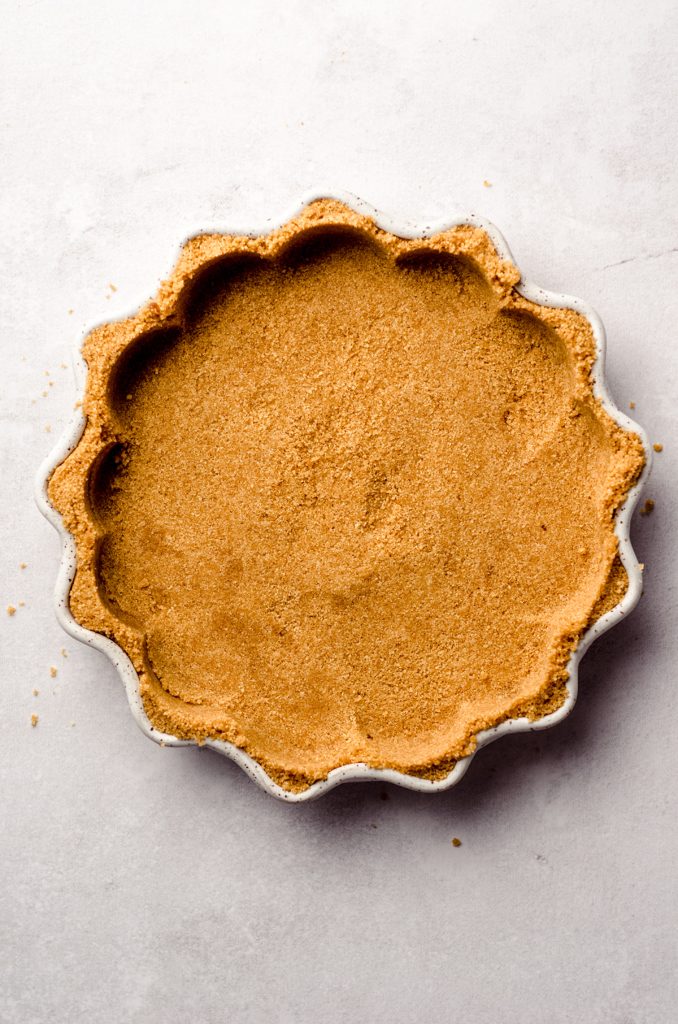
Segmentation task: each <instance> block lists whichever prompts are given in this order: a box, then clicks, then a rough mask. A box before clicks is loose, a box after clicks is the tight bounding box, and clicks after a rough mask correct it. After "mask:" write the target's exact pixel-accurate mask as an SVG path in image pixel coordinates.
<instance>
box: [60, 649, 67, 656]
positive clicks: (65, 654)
mask: <svg viewBox="0 0 678 1024" xmlns="http://www.w3.org/2000/svg"><path fill="white" fill-rule="evenodd" d="M61 657H62V658H67V657H68V651H67V650H66V648H65V647H62V648H61Z"/></svg>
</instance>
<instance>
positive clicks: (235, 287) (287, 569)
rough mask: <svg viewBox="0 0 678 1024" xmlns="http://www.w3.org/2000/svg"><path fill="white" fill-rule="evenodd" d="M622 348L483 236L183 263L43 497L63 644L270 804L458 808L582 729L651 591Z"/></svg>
mask: <svg viewBox="0 0 678 1024" xmlns="http://www.w3.org/2000/svg"><path fill="white" fill-rule="evenodd" d="M603 344H604V336H603V332H602V326H601V325H600V322H599V321H598V320H597V318H596V317H595V314H593V313H592V312H591V311H590V310H589V309H588V308H587V307H585V306H584V305H583V304H582V303H580V302H578V301H577V300H572V299H567V298H566V297H564V296H554V295H549V294H547V293H545V292H542V291H540V290H539V289H536V288H534V287H532V286H529V285H527V284H525V283H524V282H521V280H520V273H519V271H518V270H517V269H516V267H515V265H514V264H513V262H512V260H511V258H510V253H509V252H508V249H507V247H506V245H505V243H504V242H503V240H502V239H501V236H499V235H498V233H497V232H496V231H495V229H493V228H492V227H491V226H489V225H487V224H485V223H481V222H479V221H477V220H476V219H475V218H465V219H464V220H460V221H458V222H455V223H454V224H452V225H447V226H446V227H444V228H441V229H435V230H426V231H422V230H420V229H417V228H410V229H408V230H403V229H402V227H400V228H399V227H397V226H393V225H390V224H388V223H386V222H385V220H384V219H383V218H382V217H380V216H379V215H378V214H377V213H376V212H375V211H373V210H370V209H369V208H367V207H365V206H364V204H361V203H359V202H357V201H355V200H347V199H346V197H343V198H342V199H338V198H337V199H335V198H325V197H322V198H316V199H313V200H311V201H309V202H308V203H307V204H305V205H304V206H303V207H302V208H301V210H299V211H297V212H296V213H295V214H294V215H293V216H292V217H291V218H290V219H289V220H287V221H286V222H284V223H283V224H282V225H281V226H279V227H274V228H272V229H271V230H270V231H268V232H267V233H265V234H261V235H233V234H210V235H200V236H197V237H195V238H192V239H189V240H188V241H187V242H186V243H185V245H184V246H183V248H182V250H181V253H180V257H179V261H178V263H177V266H176V268H175V270H174V271H173V273H172V275H171V276H170V278H169V279H168V280H167V281H166V282H165V283H164V284H163V285H162V287H161V289H160V291H159V293H158V295H157V296H156V298H155V299H154V300H153V301H152V302H150V303H149V304H148V305H146V306H145V307H144V308H143V309H141V310H140V311H139V312H138V313H137V314H135V315H134V316H132V317H130V318H129V319H126V320H123V321H119V322H115V323H107V324H104V325H102V326H100V327H98V328H95V329H94V330H93V331H92V332H90V333H89V334H88V336H87V337H86V339H85V342H84V345H83V356H84V359H85V362H86V364H87V375H86V382H85V390H84V400H83V416H82V418H81V420H80V421H79V423H78V424H76V426H75V427H74V428H73V431H72V432H71V433H70V434H69V437H68V438H66V439H65V441H64V442H63V443H62V445H61V446H60V448H59V449H58V450H57V451H56V452H55V453H53V455H52V457H51V458H50V460H48V463H47V464H46V466H45V467H43V470H42V472H41V484H40V488H39V502H40V503H41V506H42V507H43V510H44V511H45V512H46V514H47V515H48V516H49V517H50V518H51V520H52V521H53V522H55V524H57V525H59V526H60V527H61V528H62V529H63V530H64V531H65V532H64V534H63V535H64V541H65V548H64V560H63V564H62V572H61V576H60V583H59V586H58V599H59V607H60V617H61V619H62V622H63V623H64V624H65V626H66V628H68V629H69V631H70V632H72V633H73V634H74V635H76V636H78V637H79V638H80V639H84V640H85V641H86V642H89V643H92V644H93V645H94V646H97V647H100V648H101V649H102V650H105V651H106V653H108V654H109V656H111V657H112V658H113V659H114V660H115V661H116V663H117V664H118V666H119V668H120V671H121V674H122V675H123V678H124V679H125V682H126V684H127V691H128V695H129V696H130V702H131V704H132V707H133V710H135V713H136V716H137V719H138V721H139V722H140V724H141V725H142V727H143V728H144V730H145V731H146V732H147V733H148V734H149V735H152V736H153V737H154V738H156V739H159V740H161V741H162V742H165V743H168V744H174V743H181V742H197V743H201V744H203V743H206V744H208V745H210V746H213V747H215V749H218V750H220V751H222V752H223V753H226V754H228V755H229V756H231V757H232V758H233V759H234V760H236V761H238V763H240V764H241V766H242V767H244V768H245V769H246V770H247V771H249V773H250V774H251V775H252V776H253V777H254V778H256V780H257V781H259V782H260V783H261V784H262V785H264V786H265V787H266V788H267V789H268V790H269V791H270V792H272V793H274V794H275V795H277V796H281V797H284V798H285V799H293V800H297V799H308V798H309V797H311V796H316V795H318V794H319V793H321V792H323V791H325V790H326V789H327V788H329V787H330V786H331V785H334V784H336V783H337V782H341V781H346V780H347V779H351V778H381V779H385V780H388V781H394V782H399V783H400V784H404V785H408V786H410V787H411V788H419V789H440V788H445V787H446V786H449V785H451V784H452V783H453V782H455V781H456V780H457V779H458V778H460V777H461V775H462V774H463V771H464V770H465V768H466V767H467V766H468V763H469V761H470V757H471V756H472V755H473V753H474V751H475V750H476V749H477V747H478V746H479V745H482V743H484V742H487V741H488V740H490V739H493V738H495V737H496V736H497V735H500V734H501V733H502V732H505V731H508V730H509V729H516V728H538V727H545V726H546V725H550V724H553V723H554V722H555V721H557V720H559V719H560V718H561V717H563V715H564V714H566V713H567V711H568V710H569V709H570V708H571V706H572V704H573V702H574V698H575V695H576V667H577V661H578V659H579V658H580V657H581V655H582V653H583V651H584V650H585V648H586V646H588V643H590V641H591V640H592V639H594V637H595V636H596V635H597V634H598V633H600V632H602V631H603V630H604V629H605V628H607V627H608V626H609V625H612V624H613V623H614V622H616V621H618V620H619V618H620V617H621V616H623V615H624V614H625V613H626V612H627V611H629V610H630V609H631V608H632V607H633V605H634V604H635V602H636V601H637V599H638V596H639V594H640V589H641V579H640V571H639V568H638V566H637V562H636V559H635V556H634V555H633V551H632V549H631V546H630V543H629V539H628V521H629V517H630V514H631V511H632V507H633V504H634V502H635V500H636V498H637V495H638V492H639V489H640V486H641V484H642V480H643V477H644V475H645V474H646V472H647V466H648V464H649V452H648V446H647V441H646V439H645V437H644V435H643V433H642V431H641V430H640V428H639V427H638V426H637V425H635V424H633V423H631V422H630V421H629V420H628V418H627V417H625V416H623V414H621V413H620V412H619V411H618V410H617V409H615V407H614V406H613V405H612V403H611V401H610V399H609V397H608V396H607V394H606V392H605V389H604V383H603V379H602V348H603Z"/></svg>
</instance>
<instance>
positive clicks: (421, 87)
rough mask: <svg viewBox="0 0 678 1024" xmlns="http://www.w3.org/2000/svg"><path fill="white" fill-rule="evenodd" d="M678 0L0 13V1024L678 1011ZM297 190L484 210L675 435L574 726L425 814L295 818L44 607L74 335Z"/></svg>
mask: <svg viewBox="0 0 678 1024" xmlns="http://www.w3.org/2000/svg"><path fill="white" fill-rule="evenodd" d="M673 7H674V5H673V4H672V3H670V2H662V0H651V2H649V3H646V4H644V5H643V6H642V8H640V7H639V6H638V5H636V4H632V3H630V2H628V0H626V2H623V3H611V2H603V3H598V4H595V5H592V4H589V3H584V2H581V0H577V2H575V3H570V4H568V5H562V6H561V5H556V4H553V3H543V4H541V5H532V4H529V5H528V4H517V5H506V4H500V3H497V2H492V3H482V2H477V0H476V2H472V3H457V4H447V3H443V2H440V3H418V4H412V3H408V2H406V3H402V2H393V0H391V2H389V3H381V2H379V3H376V2H372V3H370V4H369V5H366V4H364V3H322V4H317V3H311V2H288V3H285V4H280V3H273V2H271V3H262V2H252V0H249V2H247V3H242V4H241V3H237V4H235V3H231V4H216V3H192V4H177V3H167V2H165V3H162V4H160V3H154V4H147V5H142V4H139V3H129V4H128V3H114V4H103V5H101V6H99V5H93V4H85V3H83V2H78V3H76V2H72V3H70V4H59V5H57V4H34V5H31V4H17V3H13V2H7V0H6V2H5V3H4V4H3V5H2V22H3V37H2V42H0V47H1V49H2V53H1V61H0V65H1V68H2V70H1V72H0V74H1V79H0V97H1V98H0V103H1V105H2V109H1V111H0V113H1V117H0V152H1V153H2V156H1V158H0V210H1V212H2V232H1V233H0V254H1V256H0V260H1V266H2V287H1V308H0V325H1V332H0V346H2V348H1V352H2V366H3V378H2V385H1V387H0V487H1V488H2V501H1V503H0V528H1V530H2V538H3V549H2V552H1V553H0V558H1V560H2V561H1V568H0V581H1V583H2V594H0V644H1V657H2V670H3V671H2V685H1V686H0V704H1V705H2V707H1V713H0V734H1V736H2V749H3V757H2V762H1V764H0V776H1V777H0V787H1V788H0V810H1V812H2V819H1V820H2V830H1V832H0V950H1V954H2V955H1V956H0V1020H1V1021H2V1022H3V1024H4V1022H5V1021H7V1022H9V1024H28V1022H31V1024H43V1022H50V1024H51V1022H62V1021H63V1022H68V1024H77V1022H81V1021H82V1022H87V1024H99V1022H106V1024H108V1022H109V1021H110V1022H119V1021H125V1022H128V1021H129V1022H133V1024H154V1022H156V1021H158V1022H160V1021H163V1022H170V1024H174V1022H178V1021H182V1020H185V1019H188V1018H190V1019H192V1020H196V1021H199V1022H201V1024H211V1022H222V1021H226V1020H228V1021H234V1022H243V1024H250V1022H252V1024H258V1022H260V1021H267V1022H271V1024H287V1022H294V1024H307V1022H308V1024H311V1022H313V1024H315V1022H320V1024H324V1022H326V1024H354V1022H355V1021H362V1020H364V1021H369V1022H370V1024H381V1022H387V1021H388V1022H389V1024H420V1022H422V1021H426V1022H429V1024H443V1022H447V1021H449V1020H453V1019H456V1018H457V1017H460V1018H461V1017H463V1018H464V1019H465V1020H468V1021H470V1022H472V1024H497V1022H498V1021H502V1022H505V1024H518V1022H520V1024H541V1022H543V1021H545V1020H548V1021H549V1022H552V1024H571V1022H573V1024H575V1022H580V1021H581V1022H586V1024H646V1022H647V1024H649V1022H652V1024H663V1022H668V1021H671V1020H673V1019H674V1014H675V1005H676V1001H677V1000H678V985H677V983H676V967H677V954H678V949H677V945H676V915H677V912H678V898H677V895H676V863H677V862H678V828H677V825H676V811H677V810H678V806H677V805H678V800H677V799H676V784H675V779H676V776H677V775H678V745H677V744H676V739H675V703H676V701H675V696H674V694H675V681H676V665H677V664H678V640H677V637H676V593H675V582H676V577H677V575H678V574H677V573H676V561H675V559H676V541H675V530H676V516H675V509H676V507H677V506H678V414H677V413H676V399H677V398H678V379H677V377H678V372H677V371H678V346H677V345H676V334H675V319H676V312H677V302H676V294H678V223H677V220H678V217H677V216H676V210H677V209H678V188H677V185H676V170H675V168H676V165H677V163H678V127H677V123H676V118H675V107H676V99H677V97H676V86H675V77H674V76H675V60H676V41H677V36H678V19H677V18H676V14H675V13H674V12H673V11H672V8H673ZM484 179H487V180H489V181H491V182H492V187H491V188H484V187H483V180H484ZM318 185H320V186H322V185H327V186H328V187H335V188H345V189H349V190H351V191H353V192H355V193H357V194H359V195H361V196H363V197H364V198H365V199H367V200H368V201H370V202H372V203H374V204H375V205H376V206H378V207H379V208H381V209H383V210H385V211H387V212H388V213H390V214H392V215H393V216H397V217H401V218H413V219H417V220H420V219H424V218H435V219H440V218H442V217H444V216H445V215H447V214H450V213H452V212H456V211H457V210H459V209H464V210H474V211H476V212H479V213H481V214H484V215H486V216H487V217H489V218H490V219H491V220H493V221H494V222H495V223H496V224H497V225H498V227H499V228H500V229H501V230H502V231H503V232H504V233H505V235H506V237H507V239H508V241H509V244H510V245H511V247H512V249H513V251H514V254H515V256H516V259H517V260H518V262H519V263H520V265H521V267H522V269H523V270H524V272H525V274H526V276H528V277H529V278H531V279H532V280H534V281H535V282H536V283H538V284H541V285H543V286H545V287H547V288H551V289H554V290H560V291H565V292H570V293H573V294H577V295H581V296H582V297H583V298H585V299H587V300H588V301H590V302H591V303H592V304H593V305H594V306H595V307H597V309H598V311H599V312H600V313H601V315H602V317H603V319H604V321H605V323H606V326H607V329H608V335H609V355H608V375H609V379H610V382H611V385H612V390H613V393H614V394H615V396H616V398H617V400H618V402H619V404H620V405H621V406H622V407H624V406H625V405H627V404H628V402H629V401H630V400H634V401H635V402H636V405H637V408H636V412H635V414H634V415H635V416H636V417H637V418H638V419H639V421H640V422H642V423H643V424H644V425H645V426H646V428H647V429H648V431H649V432H650V435H651V437H652V439H653V440H661V441H663V442H664V444H665V446H666V447H665V451H664V452H663V453H661V454H659V455H657V457H656V460H655V469H654V474H653V477H652V479H651V481H650V485H649V489H648V494H649V495H651V496H652V497H654V498H655V499H656V501H657V507H656V511H655V513H654V514H653V515H652V516H651V517H647V518H645V519H639V520H638V521H637V523H636V529H635V535H634V541H635V544H636V549H637V551H638V554H639V557H640V559H641V560H642V561H644V562H646V563H647V566H648V568H647V578H646V587H647V590H646V594H645V596H644V597H643V599H642V600H641V604H640V606H639V608H638V609H637V610H636V611H635V612H634V613H633V615H632V617H631V618H630V619H629V620H628V622H627V623H625V624H624V625H622V626H618V627H616V628H615V629H614V630H613V632H611V633H609V634H607V635H606V636H605V637H604V638H603V639H602V640H600V641H599V642H598V643H597V644H596V646H595V647H594V648H593V649H592V651H591V652H590V653H589V654H588V655H587V656H586V658H585V660H584V662H583V665H582V672H581V695H580V700H579V704H578V706H577V708H576V710H575V712H574V714H573V715H572V717H571V718H570V719H569V720H568V721H567V722H566V723H564V725H562V726H560V727H559V728H558V729H557V730H554V731H552V732H549V733H544V734H540V735H538V736H532V737H530V736H518V737H515V738H509V739H506V740H503V741H501V742H500V743H498V744H497V745H496V746H494V747H491V748H489V749H488V750H486V751H483V752H482V753H481V755H479V757H478V759H477V760H476V761H475V762H474V764H473V765H472V767H471V770H470V772H469V774H468V776H467V777H466V779H465V780H464V781H463V782H462V783H461V784H460V786H459V788H457V789H456V790H453V791H452V792H450V793H447V794H445V795H442V796H439V797H435V798H433V797H432V798H426V797H422V796H419V795H416V794H411V793H406V792H403V791H399V790H395V789H389V790H388V791H387V792H388V800H383V799H382V797H381V794H382V792H384V789H383V788H382V787H379V786H362V787H361V786H351V787H346V788H344V789H340V790H337V791H335V792H334V793H331V794H330V795H329V796H328V797H326V798H324V799H323V800H322V801H321V802H319V803H316V804H311V805H307V806H297V807H289V806H283V805H280V804H278V803H276V802H274V801H273V800H272V799H270V798H269V797H266V796H265V795H264V794H263V793H261V792H260V791H259V790H257V789H256V788H255V787H254V786H253V785H252V784H251V783H250V782H248V780H247V779H246V778H245V777H244V776H243V775H242V774H241V773H240V772H239V770H237V769H236V768H235V767H234V766H233V765H231V764H230V763H228V762H226V761H225V760H222V759H220V758H219V757H217V756H216V755H213V754H210V753H207V752H200V751H197V750H177V751H170V750H162V749H160V748H158V747H156V746H154V745H153V744H151V743H149V742H148V741H147V740H145V739H144V737H143V736H142V735H141V733H140V732H139V731H138V729H137V727H136V726H135V725H134V723H133V721H132V719H131V716H130V714H129V711H128V709H127V704H126V701H125V698H124V694H123V692H122V690H121V687H120V685H119V682H118V679H117V676H116V674H115V672H114V670H113V668H112V666H111V665H110V664H108V662H107V661H105V659H104V658H103V657H101V656H98V655H96V654H95V653H94V652H91V651H88V650H86V649H84V648H81V647H78V646H77V645H75V644H74V643H73V642H72V641H69V640H68V639H67V638H66V637H65V636H64V635H63V634H62V633H61V631H60V630H59V628H58V626H57V625H56V622H55V620H54V615H53V611H52V605H51V591H52V583H53V578H54V574H55V571H56V565H57V539H56V535H55V534H54V533H53V531H52V530H51V528H50V527H49V526H48V525H47V524H46V523H45V522H44V521H43V520H42V519H41V518H40V517H39V515H38V513H37V511H36V510H35V509H34V507H33V503H32V480H33V475H34V471H35V468H36V466H37V464H38V463H39V462H40V460H41V459H42V457H43V456H44V454H45V453H46V452H47V450H48V449H49V447H50V446H51V444H52V441H53V437H54V435H55V434H56V433H57V432H58V431H59V430H60V429H61V427H62V426H63V424H64V423H65V421H66V419H67V417H68V415H69V412H70V410H71V408H72V405H73V402H74V400H75V398H76V395H75V393H74V388H73V384H72V378H71V374H70V370H68V369H63V368H62V367H61V365H60V364H61V363H62V362H66V363H68V362H69V359H70V349H71V346H72V345H73V344H74V343H75V341H76V340H77V337H78V332H79V329H80V326H81V325H82V324H83V323H89V322H91V321H93V320H96V319H98V318H105V317H108V316H114V315H122V314H124V313H127V312H128V311H130V310H131V309H133V308H134V307H135V306H137V305H138V304H139V303H140V302H141V301H143V300H144V299H145V298H146V297H147V296H148V295H149V294H150V293H151V292H152V291H153V290H154V289H155V287H156V284H157V282H158V279H159V278H160V277H162V276H163V275H164V274H165V273H166V272H167V271H168V269H169V268H170V266H171V264H172V261H173V259H174V256H175V253H176V249H177V246H178V243H179V241H180V240H181V238H182V236H183V235H185V234H187V233H192V232H195V231H196V230H199V229H201V228H213V227H215V228H219V227H228V226H232V225H235V226H250V225H255V226H258V225H262V224H263V222H264V220H265V219H266V217H268V216H269V215H277V214H279V213H280V211H281V210H284V209H287V208H288V207H289V206H290V205H291V204H292V203H293V202H294V201H295V200H296V199H297V198H298V197H299V196H300V195H301V194H302V193H303V192H304V191H305V190H306V189H307V188H309V187H315V186H318ZM110 283H114V284H115V285H116V286H117V291H115V292H111V290H110V288H109V284H110ZM69 309H73V310H74V312H73V314H72V315H69V313H68V310H69ZM45 371H49V374H50V376H49V377H48V376H47V375H46V373H45ZM49 381H53V382H54V383H53V386H51V387H50V386H49ZM45 390H46V391H47V396H46V397H43V396H42V392H43V391H45ZM48 424H49V425H50V426H51V431H52V433H51V435H50V434H48V433H46V432H45V428H46V426H47V425H48ZM20 561H25V562H27V563H28V567H27V568H26V569H25V570H23V571H22V570H20V569H19V562H20ZM20 600H23V601H25V602H26V604H25V607H19V608H18V610H17V613H16V615H14V616H13V617H12V618H10V617H8V616H7V615H6V614H5V612H4V606H5V605H7V604H9V603H12V604H14V605H18V602H19V601H20ZM62 646H64V647H65V648H66V649H67V651H68V658H63V657H62V656H61V654H60V648H61V647H62ZM52 664H54V665H56V666H57V668H58V676H57V678H56V679H54V680H52V679H51V678H50V675H49V666H50V665H52ZM34 687H36V688H37V689H39V691H40V694H39V696H38V697H33V696H32V690H33V688H34ZM32 712H37V713H38V714H39V716H40V721H39V724H38V726H37V728H36V729H31V726H30V715H31V713H32ZM72 723H75V724H74V725H72ZM97 733H98V735H97ZM455 835H456V836H459V837H461V839H462V841H463V846H462V847H461V848H459V849H454V848H453V847H452V846H451V845H450V839H451V838H452V836H455Z"/></svg>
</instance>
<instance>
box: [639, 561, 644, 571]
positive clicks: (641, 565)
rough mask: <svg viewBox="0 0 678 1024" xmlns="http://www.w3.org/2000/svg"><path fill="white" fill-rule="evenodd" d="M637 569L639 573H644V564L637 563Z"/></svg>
mask: <svg viewBox="0 0 678 1024" xmlns="http://www.w3.org/2000/svg"><path fill="white" fill-rule="evenodd" d="M638 568H639V569H640V571H641V572H644V571H645V562H638Z"/></svg>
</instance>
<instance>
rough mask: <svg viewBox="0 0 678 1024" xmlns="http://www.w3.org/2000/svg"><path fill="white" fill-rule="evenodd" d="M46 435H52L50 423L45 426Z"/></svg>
mask: <svg viewBox="0 0 678 1024" xmlns="http://www.w3.org/2000/svg"><path fill="white" fill-rule="evenodd" d="M45 433H46V434H51V433H52V428H51V427H50V425H49V423H47V424H45Z"/></svg>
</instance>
